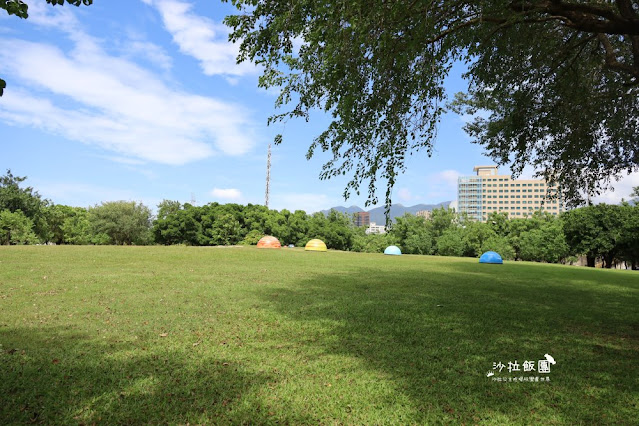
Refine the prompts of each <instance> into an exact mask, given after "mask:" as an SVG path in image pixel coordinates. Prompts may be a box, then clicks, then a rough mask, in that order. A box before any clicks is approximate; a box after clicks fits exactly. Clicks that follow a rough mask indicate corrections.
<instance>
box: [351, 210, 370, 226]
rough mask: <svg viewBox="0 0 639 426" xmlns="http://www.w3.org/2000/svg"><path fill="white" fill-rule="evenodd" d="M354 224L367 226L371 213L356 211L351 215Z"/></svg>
mask: <svg viewBox="0 0 639 426" xmlns="http://www.w3.org/2000/svg"><path fill="white" fill-rule="evenodd" d="M353 222H354V223H355V226H357V227H359V226H369V225H370V224H371V215H370V213H368V212H357V213H355V215H354V217H353Z"/></svg>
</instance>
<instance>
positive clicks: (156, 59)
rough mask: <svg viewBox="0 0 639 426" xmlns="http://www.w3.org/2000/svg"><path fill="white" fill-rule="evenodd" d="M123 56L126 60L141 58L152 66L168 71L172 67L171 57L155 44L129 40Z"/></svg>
mask: <svg viewBox="0 0 639 426" xmlns="http://www.w3.org/2000/svg"><path fill="white" fill-rule="evenodd" d="M125 54H126V56H127V57H128V58H135V57H143V58H146V59H148V60H149V62H151V63H152V64H154V65H156V66H158V67H160V68H162V69H163V70H165V71H168V70H170V69H171V67H172V66H173V60H172V59H171V57H170V56H169V55H168V54H167V53H166V52H165V51H164V49H162V48H161V47H160V46H158V45H157V44H153V43H151V42H148V41H144V40H129V41H128V42H127V43H126V51H125Z"/></svg>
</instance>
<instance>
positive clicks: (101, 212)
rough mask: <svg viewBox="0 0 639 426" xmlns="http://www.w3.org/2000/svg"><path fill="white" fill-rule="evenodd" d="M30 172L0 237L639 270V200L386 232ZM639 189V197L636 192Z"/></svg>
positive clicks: (9, 179) (9, 184) (443, 220)
mask: <svg viewBox="0 0 639 426" xmlns="http://www.w3.org/2000/svg"><path fill="white" fill-rule="evenodd" d="M25 179H26V178H24V177H16V176H13V175H12V174H11V171H7V174H6V175H5V176H3V177H1V178H0V244H2V245H6V244H46V243H53V244H96V245H97V244H120V245H131V244H135V245H147V244H163V245H173V244H184V245H191V246H210V245H235V244H246V245H254V244H257V242H258V240H259V239H260V238H261V237H262V236H264V235H273V236H275V237H277V238H278V239H279V240H280V242H281V243H282V244H283V245H289V244H293V245H295V246H303V245H305V244H306V242H307V241H309V240H310V239H313V238H319V239H322V240H323V241H324V242H325V243H326V245H327V246H328V247H329V248H331V249H337V250H350V251H358V252H373V253H380V252H382V251H383V250H384V248H386V247H387V246H389V245H397V246H399V247H400V248H401V250H402V252H403V253H406V254H429V255H441V256H469V257H478V256H479V255H481V253H483V252H485V251H488V250H493V251H496V252H498V253H500V254H501V256H502V257H503V258H504V259H507V260H529V261H537V262H549V263H565V262H569V261H574V260H575V259H576V256H581V255H583V256H586V258H587V263H588V265H589V266H595V264H596V262H597V260H599V261H600V262H601V263H602V265H603V266H604V267H608V268H610V267H612V266H613V265H614V264H615V263H619V262H624V261H625V262H626V263H627V264H629V265H632V267H633V269H636V268H637V267H639V207H637V206H632V205H630V204H628V203H623V204H622V205H606V204H600V205H596V206H589V207H583V208H579V209H575V210H572V211H569V212H566V213H564V214H562V215H561V216H559V217H557V216H553V215H549V214H545V213H535V214H534V215H533V216H532V217H531V218H528V219H510V220H509V219H508V218H507V215H506V214H504V213H496V212H494V213H492V214H491V215H490V216H489V218H488V220H487V222H486V223H480V222H473V221H471V220H467V218H465V217H464V216H460V215H457V214H456V213H455V212H454V211H452V210H447V209H443V208H442V209H437V210H434V211H433V212H432V216H431V217H430V218H429V219H424V218H423V217H417V216H413V215H408V214H407V215H405V216H403V217H400V218H397V220H396V223H395V224H393V226H392V228H391V229H390V230H389V232H388V233H387V234H381V235H367V234H366V233H365V229H364V228H355V227H354V226H353V220H352V218H351V217H350V216H348V215H346V214H342V213H339V212H337V211H331V212H330V213H329V214H328V215H324V214H322V213H315V214H312V215H309V214H306V213H305V212H304V211H300V210H297V211H295V212H290V211H288V210H281V211H276V210H270V209H268V208H266V207H264V206H261V205H251V204H249V205H247V206H243V205H238V204H218V203H210V204H207V205H204V206H193V205H190V204H181V203H179V202H177V201H169V200H165V201H163V202H161V203H160V204H159V205H158V206H157V215H156V216H155V217H154V216H153V214H152V211H151V209H150V208H148V207H147V206H145V205H143V204H142V203H136V202H133V201H114V202H104V203H101V204H100V205H96V206H93V207H89V208H81V207H69V206H64V205H58V204H53V203H51V202H50V201H49V200H45V199H43V198H42V197H41V196H40V194H38V192H37V191H35V190H34V189H33V188H31V187H22V185H21V184H22V182H24V180H25ZM633 195H636V194H633Z"/></svg>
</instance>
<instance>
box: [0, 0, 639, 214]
mask: <svg viewBox="0 0 639 426" xmlns="http://www.w3.org/2000/svg"><path fill="white" fill-rule="evenodd" d="M229 13H233V9H232V7H231V6H229V5H228V4H226V3H222V2H220V1H201V0H200V1H183V0H108V1H104V0H96V1H95V4H94V5H92V6H90V7H80V8H76V7H71V6H68V5H66V6H64V7H55V8H54V7H51V6H49V5H46V4H45V2H44V1H42V0H32V1H30V2H29V14H30V17H29V19H27V20H21V19H18V18H16V17H14V16H11V17H10V16H7V15H6V14H4V12H2V14H0V76H2V77H3V78H4V79H5V80H6V81H7V89H6V90H5V94H4V96H3V97H2V98H0V147H1V151H0V172H1V173H3V174H4V171H5V170H6V169H11V170H12V172H13V173H14V174H15V175H19V176H28V181H27V183H28V184H29V185H31V186H33V187H35V188H36V189H37V190H38V191H39V192H40V193H41V194H42V195H43V196H45V197H46V198H49V199H51V200H52V201H54V202H55V203H58V204H68V205H74V206H84V207H87V206H90V205H95V204H97V203H100V202H102V201H114V200H135V201H141V202H143V203H145V204H146V205H149V206H151V207H154V206H155V205H157V203H159V202H160V201H161V200H163V199H171V200H178V201H181V202H190V200H191V199H192V198H194V199H195V200H196V204H198V205H200V204H205V203H208V202H213V201H217V202H220V203H226V202H237V203H242V204H246V203H254V204H262V203H264V188H265V174H266V152H267V146H268V144H269V143H270V142H271V141H272V139H273V136H274V135H275V134H277V133H283V135H284V140H285V142H284V143H283V144H282V145H280V146H276V147H275V146H274V147H273V150H272V152H273V160H272V170H271V202H270V207H272V208H275V209H278V210H279V209H284V208H287V209H289V210H296V209H303V210H306V211H307V212H313V211H317V210H320V209H324V208H328V207H331V206H336V205H353V204H356V205H359V206H363V205H364V201H365V198H364V197H351V198H350V199H349V200H348V201H344V199H343V197H342V193H343V189H344V186H345V184H346V181H347V180H346V179H335V180H328V181H321V180H319V178H318V176H319V173H320V171H321V167H322V164H323V163H324V161H325V160H326V159H327V157H326V156H324V155H321V154H319V155H316V157H314V158H313V159H312V160H310V161H307V160H306V159H305V154H306V151H307V149H308V146H309V145H310V143H311V141H312V139H313V137H314V136H316V135H317V134H319V133H320V131H321V130H322V128H323V127H322V126H323V125H324V124H326V120H325V119H324V118H323V117H322V116H321V114H316V117H314V119H313V120H312V121H311V122H310V123H305V122H289V123H287V124H286V125H285V126H284V125H277V126H270V127H268V126H267V125H266V120H267V118H268V116H269V115H271V114H273V113H274V112H275V110H274V107H273V104H274V100H275V94H274V93H273V92H272V91H271V92H267V91H265V90H262V89H259V88H258V87H257V77H258V74H259V70H258V69H257V68H255V67H254V66H253V65H251V64H247V63H245V64H241V65H236V64H235V55H236V52H237V47H236V46H234V45H232V44H230V43H228V42H227V35H228V30H227V29H226V28H225V27H224V25H223V24H222V19H223V17H224V16H225V15H227V14H229ZM462 71H463V68H462V67H461V66H458V67H454V69H453V72H452V74H451V77H450V78H449V79H448V81H447V91H448V93H449V94H451V95H452V94H453V93H455V92H457V91H461V90H464V89H465V83H464V81H463V80H462V79H461V78H460V75H461V73H462ZM463 124H464V122H463V119H462V117H459V116H456V115H452V114H451V115H447V116H445V117H444V118H443V120H442V122H441V124H440V127H439V132H438V140H437V143H436V146H435V151H434V155H433V156H432V157H430V158H429V157H427V155H426V154H425V153H419V154H417V155H414V156H413V157H411V159H410V162H409V163H408V170H407V172H406V173H405V174H404V175H403V176H401V177H400V178H399V179H398V181H397V184H396V186H395V189H394V191H393V202H395V203H402V204H404V205H413V204H418V203H438V202H442V201H449V200H453V199H455V198H456V196H457V194H456V191H457V187H456V182H457V177H458V176H459V175H466V174H472V168H473V166H475V165H479V164H481V165H484V164H491V161H490V160H489V159H488V158H486V157H485V156H483V155H482V152H483V151H482V149H481V147H479V146H477V145H474V144H471V142H470V139H469V138H468V136H467V135H466V134H465V133H464V132H463V130H462V126H463ZM502 172H506V173H508V170H502ZM637 185H639V178H638V177H637V176H636V175H635V176H630V177H628V178H626V179H624V180H623V181H622V182H620V183H618V184H617V185H616V188H617V191H616V192H614V193H613V192H611V193H607V194H604V195H603V196H602V197H600V198H599V200H600V201H606V202H618V201H619V200H620V199H621V198H622V197H626V198H627V197H628V194H629V193H630V191H631V188H632V186H637ZM365 190H366V188H364V191H363V193H365ZM378 194H379V197H380V200H383V194H384V188H379V192H378Z"/></svg>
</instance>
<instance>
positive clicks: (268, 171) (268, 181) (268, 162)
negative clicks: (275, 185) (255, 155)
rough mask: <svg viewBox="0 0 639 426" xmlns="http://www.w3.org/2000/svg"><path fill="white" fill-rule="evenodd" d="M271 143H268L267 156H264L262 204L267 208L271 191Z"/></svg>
mask: <svg viewBox="0 0 639 426" xmlns="http://www.w3.org/2000/svg"><path fill="white" fill-rule="evenodd" d="M270 190H271V144H268V156H267V157H266V194H265V198H266V200H265V202H264V205H266V207H267V208H268V196H269V193H270V192H271V191H270Z"/></svg>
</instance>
